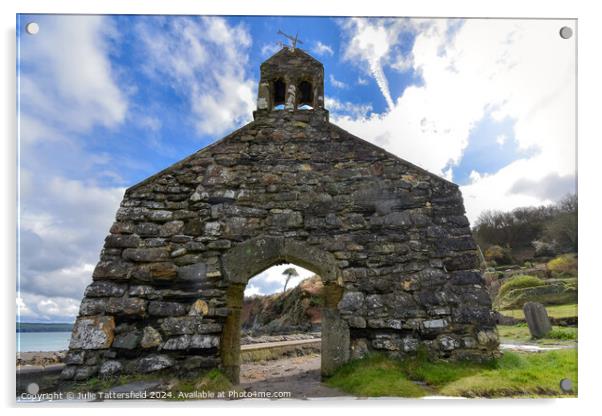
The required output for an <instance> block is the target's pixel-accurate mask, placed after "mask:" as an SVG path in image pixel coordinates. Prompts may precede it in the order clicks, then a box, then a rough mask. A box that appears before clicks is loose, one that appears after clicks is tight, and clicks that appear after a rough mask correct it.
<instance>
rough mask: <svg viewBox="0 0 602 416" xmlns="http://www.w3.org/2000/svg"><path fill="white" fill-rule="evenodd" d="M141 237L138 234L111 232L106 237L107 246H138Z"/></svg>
mask: <svg viewBox="0 0 602 416" xmlns="http://www.w3.org/2000/svg"><path fill="white" fill-rule="evenodd" d="M139 244H140V237H138V236H137V235H136V234H126V235H120V234H111V235H109V236H108V237H107V238H106V239H105V248H128V247H138V245H139Z"/></svg>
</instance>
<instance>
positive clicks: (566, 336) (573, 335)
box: [546, 328, 577, 340]
mask: <svg viewBox="0 0 602 416" xmlns="http://www.w3.org/2000/svg"><path fill="white" fill-rule="evenodd" d="M546 338H551V339H560V340H575V339H577V330H576V328H554V329H552V330H551V331H550V332H548V335H546Z"/></svg>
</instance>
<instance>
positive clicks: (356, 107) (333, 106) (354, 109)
mask: <svg viewBox="0 0 602 416" xmlns="http://www.w3.org/2000/svg"><path fill="white" fill-rule="evenodd" d="M324 105H325V107H326V109H327V110H328V111H330V113H331V114H332V115H333V117H341V116H345V115H347V116H350V117H352V118H365V117H367V115H368V113H370V112H371V111H372V105H370V104H356V103H352V102H350V101H339V100H337V99H336V98H332V97H326V99H325V103H324Z"/></svg>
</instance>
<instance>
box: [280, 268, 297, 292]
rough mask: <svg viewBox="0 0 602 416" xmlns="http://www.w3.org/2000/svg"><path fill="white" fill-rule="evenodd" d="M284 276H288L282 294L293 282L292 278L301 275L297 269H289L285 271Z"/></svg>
mask: <svg viewBox="0 0 602 416" xmlns="http://www.w3.org/2000/svg"><path fill="white" fill-rule="evenodd" d="M282 274H283V275H285V276H286V281H285V282H284V289H283V290H282V293H284V292H286V287H287V286H288V282H289V281H290V280H291V277H293V276H295V277H296V276H299V273H297V269H295V268H294V267H289V268H288V269H286V270H285V271H283V272H282Z"/></svg>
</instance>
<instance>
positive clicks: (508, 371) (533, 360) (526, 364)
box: [440, 349, 577, 397]
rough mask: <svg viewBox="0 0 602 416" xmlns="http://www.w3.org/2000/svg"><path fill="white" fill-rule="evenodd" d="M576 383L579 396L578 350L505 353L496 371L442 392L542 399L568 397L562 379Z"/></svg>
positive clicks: (488, 372) (445, 388) (485, 371)
mask: <svg viewBox="0 0 602 416" xmlns="http://www.w3.org/2000/svg"><path fill="white" fill-rule="evenodd" d="M563 378H569V379H570V380H571V381H572V382H573V386H574V387H573V389H574V391H573V393H572V394H571V395H575V394H577V350H575V349H568V350H557V351H549V352H545V353H530V354H529V353H523V354H520V353H510V352H506V353H504V355H503V356H502V357H501V358H500V359H498V360H497V362H496V368H494V369H487V370H483V371H481V372H479V373H478V374H474V375H472V376H468V377H463V378H461V379H458V380H456V381H453V382H451V383H449V384H447V385H445V386H443V387H442V388H441V389H440V393H441V394H443V395H449V396H463V397H520V396H528V397H541V396H546V397H549V396H552V397H560V396H567V393H563V392H562V391H561V390H560V386H559V383H560V380H562V379H563Z"/></svg>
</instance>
